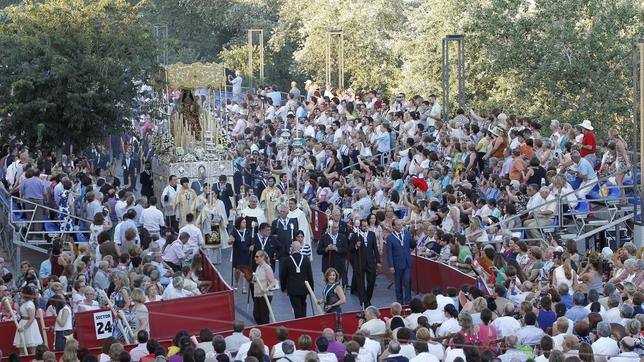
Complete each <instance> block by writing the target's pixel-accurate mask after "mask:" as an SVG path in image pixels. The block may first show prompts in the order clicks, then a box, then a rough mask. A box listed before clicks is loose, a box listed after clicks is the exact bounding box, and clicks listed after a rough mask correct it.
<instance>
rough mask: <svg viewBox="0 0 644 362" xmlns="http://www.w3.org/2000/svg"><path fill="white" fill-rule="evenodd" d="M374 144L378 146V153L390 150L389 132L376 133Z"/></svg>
mask: <svg viewBox="0 0 644 362" xmlns="http://www.w3.org/2000/svg"><path fill="white" fill-rule="evenodd" d="M376 137H377V138H376V143H377V144H378V152H382V153H384V152H388V151H389V149H390V142H389V132H386V131H383V132H380V133H377V136H376Z"/></svg>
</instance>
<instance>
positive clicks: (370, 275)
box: [349, 220, 380, 307]
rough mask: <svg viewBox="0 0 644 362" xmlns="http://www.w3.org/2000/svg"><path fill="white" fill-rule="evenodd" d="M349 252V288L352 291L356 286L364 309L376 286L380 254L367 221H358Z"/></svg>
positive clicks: (374, 236) (368, 304) (374, 235)
mask: <svg viewBox="0 0 644 362" xmlns="http://www.w3.org/2000/svg"><path fill="white" fill-rule="evenodd" d="M349 250H351V258H352V260H353V263H352V265H353V278H352V280H351V288H352V289H353V287H354V285H355V286H356V288H357V291H358V295H359V297H360V303H361V304H364V307H368V306H370V305H371V298H372V297H373V288H374V286H375V284H376V273H377V271H378V268H379V267H380V253H379V252H378V244H377V242H376V234H375V233H374V232H373V231H369V221H368V220H361V221H360V229H359V230H358V231H357V232H355V233H353V234H352V236H351V240H350V241H349ZM365 278H366V283H365ZM365 289H366V290H365ZM365 292H366V293H365Z"/></svg>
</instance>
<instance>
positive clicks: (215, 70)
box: [161, 63, 226, 89]
mask: <svg viewBox="0 0 644 362" xmlns="http://www.w3.org/2000/svg"><path fill="white" fill-rule="evenodd" d="M161 76H162V79H163V80H165V81H166V82H167V86H168V87H169V88H171V89H196V88H219V87H224V86H225V85H226V77H225V75H224V66H223V65H221V64H217V63H192V64H183V63H176V64H172V65H163V66H161Z"/></svg>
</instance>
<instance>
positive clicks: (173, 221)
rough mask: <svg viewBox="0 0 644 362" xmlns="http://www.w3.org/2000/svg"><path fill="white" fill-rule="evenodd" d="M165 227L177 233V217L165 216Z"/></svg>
mask: <svg viewBox="0 0 644 362" xmlns="http://www.w3.org/2000/svg"><path fill="white" fill-rule="evenodd" d="M165 226H166V227H168V228H170V229H172V230H174V232H175V233H176V232H178V231H179V220H177V216H176V215H175V216H166V217H165Z"/></svg>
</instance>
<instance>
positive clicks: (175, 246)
mask: <svg viewBox="0 0 644 362" xmlns="http://www.w3.org/2000/svg"><path fill="white" fill-rule="evenodd" d="M185 257H186V251H185V249H184V246H183V243H181V240H175V241H174V242H173V243H172V244H170V245H168V247H167V248H165V250H164V252H163V260H165V261H168V262H170V263H172V264H175V265H181V262H182V261H183V259H185ZM164 299H165V298H164Z"/></svg>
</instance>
